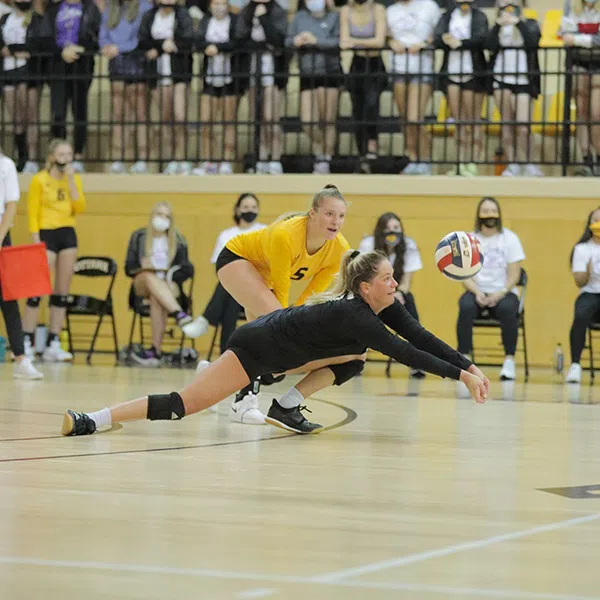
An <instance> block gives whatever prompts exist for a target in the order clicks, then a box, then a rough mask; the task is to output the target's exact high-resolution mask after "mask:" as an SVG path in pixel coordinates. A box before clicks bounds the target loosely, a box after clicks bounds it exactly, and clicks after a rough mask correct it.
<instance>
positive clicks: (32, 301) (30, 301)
mask: <svg viewBox="0 0 600 600" xmlns="http://www.w3.org/2000/svg"><path fill="white" fill-rule="evenodd" d="M41 300H42V299H41V298H40V297H39V296H35V298H27V302H26V303H25V304H27V306H31V308H37V307H38V306H39V305H40V302H41Z"/></svg>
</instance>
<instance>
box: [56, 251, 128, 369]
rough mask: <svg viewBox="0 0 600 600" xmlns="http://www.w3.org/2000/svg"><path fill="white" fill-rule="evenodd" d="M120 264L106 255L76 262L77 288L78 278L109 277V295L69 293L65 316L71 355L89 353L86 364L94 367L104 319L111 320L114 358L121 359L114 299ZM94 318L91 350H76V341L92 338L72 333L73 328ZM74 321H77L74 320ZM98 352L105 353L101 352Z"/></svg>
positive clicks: (74, 270) (74, 268)
mask: <svg viewBox="0 0 600 600" xmlns="http://www.w3.org/2000/svg"><path fill="white" fill-rule="evenodd" d="M117 270H118V267H117V263H116V262H115V261H114V260H113V259H112V258H108V257H107V256H82V257H80V258H78V259H77V262H76V263H75V266H74V267H73V278H74V281H73V283H74V284H75V285H77V279H78V278H80V277H86V278H95V279H97V278H106V279H107V280H108V290H107V292H106V296H104V297H103V298H98V297H97V296H90V295H83V294H70V295H69V298H68V301H67V314H66V320H65V324H66V330H67V335H68V337H69V352H71V353H75V352H87V357H86V362H87V363H88V364H91V360H92V354H94V352H95V348H96V341H97V340H98V336H99V334H100V327H101V325H102V322H103V320H104V318H105V317H107V318H108V319H110V323H111V326H112V340H113V348H114V349H113V350H112V351H111V353H112V352H114V354H115V358H117V359H118V357H119V343H118V341H117V328H116V324H115V315H114V303H113V298H112V290H113V286H114V284H115V278H116V276H117ZM90 318H93V319H95V320H96V327H95V328H94V333H93V335H92V340H91V344H90V347H89V349H83V348H81V347H79V348H76V347H75V345H74V343H73V342H74V341H75V340H77V341H79V340H82V339H89V335H86V334H85V333H76V334H74V333H73V328H72V327H73V325H75V324H76V323H77V322H79V320H86V319H88V320H89V319H90ZM73 319H75V321H73ZM98 352H102V351H101V350H99V351H98Z"/></svg>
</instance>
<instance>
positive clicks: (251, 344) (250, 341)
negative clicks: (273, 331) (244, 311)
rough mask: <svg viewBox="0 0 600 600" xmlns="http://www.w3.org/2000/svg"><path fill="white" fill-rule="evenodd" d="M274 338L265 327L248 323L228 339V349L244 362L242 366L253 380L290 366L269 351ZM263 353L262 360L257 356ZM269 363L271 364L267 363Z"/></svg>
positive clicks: (284, 369) (279, 371)
mask: <svg viewBox="0 0 600 600" xmlns="http://www.w3.org/2000/svg"><path fill="white" fill-rule="evenodd" d="M272 344H273V340H272V338H271V337H270V336H269V335H268V333H267V330H266V329H265V328H264V327H260V326H257V325H255V324H254V323H252V322H251V323H247V324H245V325H242V326H241V327H238V328H237V329H236V330H235V331H234V332H233V333H232V334H231V337H230V338H229V340H228V341H227V350H231V351H232V352H233V353H234V354H235V355H236V356H237V357H238V359H239V361H240V362H241V363H242V367H243V368H244V371H246V374H247V375H248V377H249V379H250V381H253V380H254V379H256V378H257V377H259V376H260V375H266V374H267V373H281V372H282V371H286V370H287V369H288V368H287V367H286V366H284V365H282V362H281V357H280V356H275V355H274V353H273V352H269V348H271V347H272ZM257 354H261V355H262V357H261V360H260V361H259V360H258V358H257ZM266 363H269V364H266Z"/></svg>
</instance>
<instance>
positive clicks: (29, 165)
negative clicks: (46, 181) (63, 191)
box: [23, 160, 40, 175]
mask: <svg viewBox="0 0 600 600" xmlns="http://www.w3.org/2000/svg"><path fill="white" fill-rule="evenodd" d="M39 170H40V167H39V165H38V164H37V163H36V162H33V161H32V160H28V161H27V162H26V163H25V166H24V167H23V173H31V174H32V175H35V174H36V173H37V172H38V171H39Z"/></svg>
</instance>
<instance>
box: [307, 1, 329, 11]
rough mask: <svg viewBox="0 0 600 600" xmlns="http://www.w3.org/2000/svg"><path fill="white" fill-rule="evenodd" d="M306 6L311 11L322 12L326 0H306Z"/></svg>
mask: <svg viewBox="0 0 600 600" xmlns="http://www.w3.org/2000/svg"><path fill="white" fill-rule="evenodd" d="M306 8H307V9H308V10H309V11H310V12H311V13H320V12H323V11H324V10H325V0H306Z"/></svg>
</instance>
